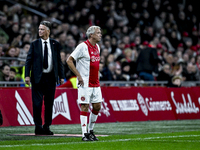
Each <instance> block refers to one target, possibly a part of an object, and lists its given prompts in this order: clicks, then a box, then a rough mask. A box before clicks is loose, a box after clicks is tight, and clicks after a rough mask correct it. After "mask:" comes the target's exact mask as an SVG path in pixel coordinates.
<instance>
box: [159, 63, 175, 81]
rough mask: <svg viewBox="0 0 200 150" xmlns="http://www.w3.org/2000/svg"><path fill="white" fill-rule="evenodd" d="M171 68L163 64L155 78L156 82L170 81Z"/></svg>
mask: <svg viewBox="0 0 200 150" xmlns="http://www.w3.org/2000/svg"><path fill="white" fill-rule="evenodd" d="M171 78H172V75H171V67H170V65H169V64H165V65H164V66H163V68H162V70H161V71H159V73H158V76H157V77H156V79H157V81H169V80H171Z"/></svg>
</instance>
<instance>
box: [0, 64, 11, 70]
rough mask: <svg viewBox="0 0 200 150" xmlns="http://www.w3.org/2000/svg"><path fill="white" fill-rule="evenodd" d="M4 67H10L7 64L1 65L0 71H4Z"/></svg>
mask: <svg viewBox="0 0 200 150" xmlns="http://www.w3.org/2000/svg"><path fill="white" fill-rule="evenodd" d="M5 66H8V67H10V65H9V64H7V63H3V65H2V66H1V67H0V69H1V70H4V68H5Z"/></svg>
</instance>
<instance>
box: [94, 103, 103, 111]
mask: <svg viewBox="0 0 200 150" xmlns="http://www.w3.org/2000/svg"><path fill="white" fill-rule="evenodd" d="M93 110H95V111H100V110H101V103H98V104H94V105H93Z"/></svg>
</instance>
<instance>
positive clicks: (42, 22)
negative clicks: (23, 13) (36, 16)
mask: <svg viewBox="0 0 200 150" xmlns="http://www.w3.org/2000/svg"><path fill="white" fill-rule="evenodd" d="M40 24H41V25H44V26H46V27H47V29H48V30H51V22H49V21H41V22H40Z"/></svg>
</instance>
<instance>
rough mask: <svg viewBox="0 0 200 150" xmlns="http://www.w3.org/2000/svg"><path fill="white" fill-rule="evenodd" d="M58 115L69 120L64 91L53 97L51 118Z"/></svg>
mask: <svg viewBox="0 0 200 150" xmlns="http://www.w3.org/2000/svg"><path fill="white" fill-rule="evenodd" d="M58 115H62V116H63V117H65V118H67V119H68V120H71V115H70V111H69V105H68V99H67V93H66V92H65V93H62V95H60V96H58V97H57V98H56V99H54V104H53V114H52V118H53V119H54V118H56V117H57V116H58Z"/></svg>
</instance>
